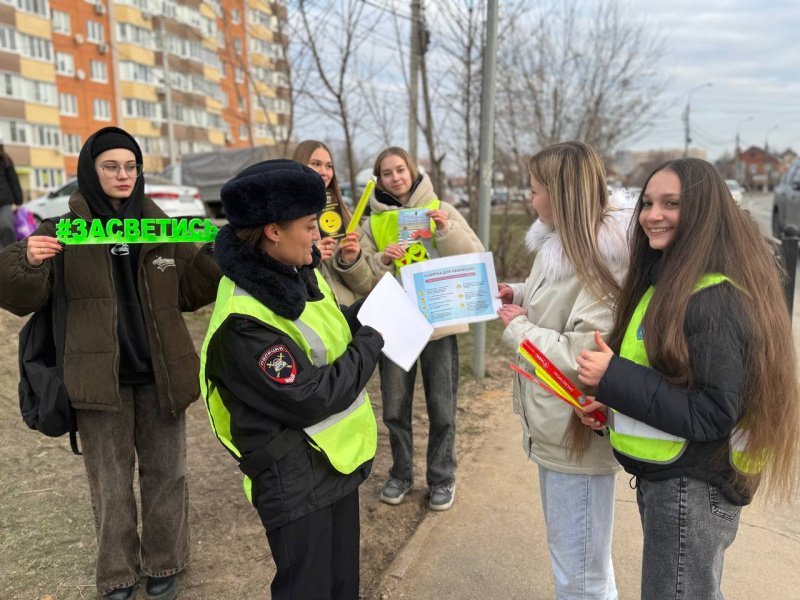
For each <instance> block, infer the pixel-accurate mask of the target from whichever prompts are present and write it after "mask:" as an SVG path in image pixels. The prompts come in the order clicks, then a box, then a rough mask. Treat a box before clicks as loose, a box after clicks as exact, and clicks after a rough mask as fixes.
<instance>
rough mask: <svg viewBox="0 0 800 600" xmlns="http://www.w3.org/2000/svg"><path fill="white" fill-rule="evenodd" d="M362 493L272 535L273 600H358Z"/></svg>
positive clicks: (354, 493)
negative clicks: (359, 514)
mask: <svg viewBox="0 0 800 600" xmlns="http://www.w3.org/2000/svg"><path fill="white" fill-rule="evenodd" d="M359 538H360V526H359V519H358V489H355V490H353V491H352V492H351V493H350V494H348V495H347V496H345V497H344V498H342V499H341V500H338V501H337V502H334V503H333V504H331V505H330V506H326V507H325V508H321V509H320V510H318V511H315V512H313V513H311V514H308V515H306V516H304V517H301V518H299V519H297V520H296V521H292V522H291V523H287V524H286V525H283V526H282V527H279V528H278V529H275V530H273V531H268V532H267V541H268V542H269V547H270V550H272V558H273V560H274V561H275V566H276V567H277V572H276V573H275V578H274V579H273V580H272V585H271V586H270V590H271V592H272V600H358V584H359V575H358V568H359V557H358V551H359Z"/></svg>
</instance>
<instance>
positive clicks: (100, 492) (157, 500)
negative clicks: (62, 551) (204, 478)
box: [0, 127, 220, 600]
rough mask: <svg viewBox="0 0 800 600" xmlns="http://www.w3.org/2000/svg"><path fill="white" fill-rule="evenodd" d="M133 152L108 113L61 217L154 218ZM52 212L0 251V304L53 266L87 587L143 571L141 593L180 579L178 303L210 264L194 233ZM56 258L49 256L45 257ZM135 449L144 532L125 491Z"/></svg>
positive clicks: (210, 274) (186, 398) (198, 302)
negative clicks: (160, 232) (83, 493)
mask: <svg viewBox="0 0 800 600" xmlns="http://www.w3.org/2000/svg"><path fill="white" fill-rule="evenodd" d="M141 173H142V152H141V150H140V149H139V145H138V144H137V143H136V141H135V140H134V138H133V137H132V136H131V135H130V134H128V133H127V132H125V131H123V130H122V129H119V128H117V127H106V128H104V129H101V130H99V131H97V132H96V133H95V134H94V135H92V136H91V137H89V139H88V140H86V143H85V144H84V146H83V148H82V149H81V153H80V157H79V158H78V190H76V192H75V193H74V194H73V195H72V197H71V198H70V200H69V208H70V212H69V214H67V215H64V216H65V217H69V218H71V219H84V220H86V221H87V223H88V222H90V221H93V220H94V219H99V220H100V221H102V222H103V223H106V222H107V221H108V220H109V219H142V218H165V217H166V215H165V214H164V213H163V212H162V211H161V209H159V208H158V206H156V205H155V203H153V202H152V201H151V200H150V199H149V198H147V197H146V196H145V195H144V177H143V176H142V174H141ZM54 231H55V224H54V223H53V222H52V221H44V222H43V223H42V224H41V225H40V226H39V228H38V229H37V230H36V231H35V232H34V234H33V235H31V236H30V237H29V238H27V239H26V240H23V241H21V242H18V243H16V244H13V245H11V246H9V247H8V248H6V249H4V250H3V251H2V252H0V306H2V307H3V308H6V309H8V310H10V311H12V312H13V313H15V314H17V315H20V316H22V315H26V314H28V313H31V312H34V311H38V310H39V309H41V308H42V307H43V306H45V305H46V303H47V302H48V300H49V299H50V297H51V295H53V293H54V290H53V288H54V280H55V278H54V271H55V270H56V269H59V270H61V269H63V270H64V275H65V279H64V280H65V287H66V298H67V314H68V318H67V326H66V344H65V352H64V364H63V371H64V384H65V386H66V388H67V392H68V394H69V397H70V400H71V402H72V405H73V407H74V408H75V409H76V413H77V421H78V430H79V432H80V437H81V445H82V447H83V457H84V462H85V466H86V472H87V475H88V477H89V487H90V490H91V497H92V504H93V508H94V514H95V527H96V533H97V562H96V570H97V572H96V578H97V589H98V591H99V592H100V593H101V594H102V596H103V598H104V600H128V599H130V598H133V595H134V589H135V587H136V585H137V582H138V580H139V578H140V577H141V576H146V577H147V583H146V592H147V597H148V598H150V599H154V598H157V599H159V600H167V599H172V598H174V597H175V596H176V595H177V593H178V581H177V577H176V575H177V573H178V572H180V571H181V570H182V569H183V568H184V567H185V566H186V563H187V561H188V559H189V524H188V520H187V516H188V499H187V488H186V465H185V456H186V441H185V418H184V411H185V409H186V408H187V407H188V406H189V404H191V403H192V402H194V400H195V399H197V397H198V395H199V385H198V380H197V373H198V369H199V359H198V357H197V354H196V353H195V352H194V348H193V345H192V340H191V337H190V335H189V332H188V330H187V328H186V325H185V323H184V321H183V317H182V316H181V312H182V311H193V310H196V309H198V308H200V307H201V306H204V305H206V304H208V303H210V302H212V301H213V300H214V297H215V295H216V289H217V283H218V282H219V279H220V273H219V269H218V267H217V265H216V263H215V262H214V260H213V258H212V257H211V255H210V253H209V252H208V250H207V249H206V248H201V247H200V246H197V245H195V244H190V243H184V244H174V243H173V244H170V243H162V244H147V245H143V244H138V243H130V244H117V245H114V246H112V245H101V244H90V245H75V246H72V247H70V248H69V252H64V250H65V247H63V246H62V245H61V244H60V243H59V242H58V240H57V239H56V238H55V237H54ZM54 259H57V260H54ZM137 462H138V469H139V487H140V489H141V506H142V522H141V535H139V533H138V532H137V517H136V512H137V509H136V502H135V498H134V492H133V479H134V464H135V463H137Z"/></svg>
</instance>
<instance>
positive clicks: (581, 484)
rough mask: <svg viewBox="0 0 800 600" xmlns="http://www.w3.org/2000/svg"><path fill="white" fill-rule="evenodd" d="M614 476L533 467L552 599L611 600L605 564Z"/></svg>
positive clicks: (613, 593)
mask: <svg viewBox="0 0 800 600" xmlns="http://www.w3.org/2000/svg"><path fill="white" fill-rule="evenodd" d="M615 480H616V475H575V474H572V473H559V472H557V471H551V470H550V469H545V468H544V467H542V466H541V465H539V491H540V493H541V495H542V509H543V511H544V521H545V525H546V526H547V548H548V550H550V560H551V563H552V566H553V582H554V583H555V588H556V598H557V599H558V600H589V599H592V600H616V598H617V585H616V583H615V581H614V565H613V564H612V562H611V534H612V531H613V528H614V483H615Z"/></svg>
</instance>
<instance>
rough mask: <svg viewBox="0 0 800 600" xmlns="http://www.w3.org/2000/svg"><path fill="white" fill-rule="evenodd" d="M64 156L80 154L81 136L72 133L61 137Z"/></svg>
mask: <svg viewBox="0 0 800 600" xmlns="http://www.w3.org/2000/svg"><path fill="white" fill-rule="evenodd" d="M62 141H63V142H64V146H63V150H64V154H70V155H72V156H77V155H78V154H80V152H81V136H79V135H77V134H74V133H65V134H64V135H63V136H62Z"/></svg>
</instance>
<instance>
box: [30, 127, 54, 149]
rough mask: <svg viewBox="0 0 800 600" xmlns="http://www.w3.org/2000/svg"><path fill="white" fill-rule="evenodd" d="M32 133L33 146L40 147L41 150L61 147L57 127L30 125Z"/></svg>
mask: <svg viewBox="0 0 800 600" xmlns="http://www.w3.org/2000/svg"><path fill="white" fill-rule="evenodd" d="M31 130H32V131H33V142H32V144H33V145H34V146H42V147H43V148H60V147H61V130H59V129H58V127H50V126H48V125H31Z"/></svg>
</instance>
